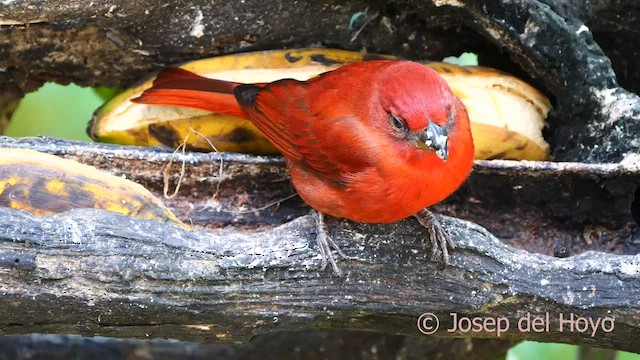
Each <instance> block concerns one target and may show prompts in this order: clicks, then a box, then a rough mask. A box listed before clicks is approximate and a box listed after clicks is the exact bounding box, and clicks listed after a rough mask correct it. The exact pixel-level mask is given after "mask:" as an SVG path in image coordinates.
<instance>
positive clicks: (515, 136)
mask: <svg viewBox="0 0 640 360" xmlns="http://www.w3.org/2000/svg"><path fill="white" fill-rule="evenodd" d="M393 58H394V57H392V56H388V55H376V54H364V53H359V52H354V51H346V50H332V49H299V50H275V51H261V52H250V53H240V54H234V55H226V56H220V57H214V58H209V59H202V60H196V61H191V62H188V63H184V64H182V65H180V67H182V68H184V69H186V70H189V71H193V72H195V73H197V74H200V75H202V76H207V77H212V78H216V79H220V80H227V81H234V82H245V83H266V82H271V81H275V80H278V79H282V78H294V79H298V80H307V79H309V78H311V77H313V76H316V75H318V74H321V73H323V72H326V71H330V70H333V69H335V68H337V67H339V66H342V65H345V64H349V63H354V62H358V61H366V60H371V59H393ZM425 65H427V66H430V67H431V68H433V69H434V70H436V71H437V72H438V73H439V74H440V75H441V76H442V77H443V78H444V79H445V80H446V81H447V82H448V84H449V85H450V87H451V89H452V90H453V92H454V93H455V94H456V95H457V96H458V97H459V98H460V99H461V101H462V102H463V103H464V105H465V107H466V108H467V111H468V112H469V118H470V120H471V131H472V134H473V139H474V143H475V149H476V150H475V158H476V159H498V158H500V159H518V160H546V159H548V158H549V145H548V144H547V143H546V142H545V141H544V139H543V137H542V128H543V127H544V124H545V122H544V121H545V119H546V116H547V113H548V112H549V110H550V108H551V104H550V102H549V100H548V99H547V98H546V97H545V96H544V95H542V94H541V93H540V92H538V91H537V90H535V89H534V88H533V87H531V86H529V85H528V84H526V83H525V82H523V81H522V80H520V79H517V78H515V77H513V76H510V75H508V74H505V73H502V72H500V71H497V70H494V69H490V68H484V67H460V66H456V65H450V64H444V63H437V62H430V63H426V64H425ZM154 78H155V75H151V76H149V77H147V78H145V79H143V80H141V81H140V82H138V84H137V85H135V86H133V87H132V88H130V89H128V90H126V91H125V92H123V93H121V94H120V95H118V96H116V97H115V98H113V99H112V100H111V101H109V102H107V103H106V104H105V105H103V106H102V107H101V108H100V109H98V110H97V111H96V112H95V114H94V117H93V120H92V121H91V122H90V123H89V126H88V129H87V131H88V133H89V135H90V136H91V138H92V139H94V140H96V141H102V142H110V143H117V144H123V145H140V146H152V145H165V146H169V147H172V148H176V147H178V146H179V145H181V144H184V145H185V147H186V148H187V149H190V150H198V151H212V150H217V151H232V152H244V153H252V154H256V155H274V154H277V153H278V151H277V150H276V149H275V147H274V146H273V145H271V144H270V143H269V142H268V141H267V140H266V139H265V138H264V137H263V136H262V134H261V133H260V131H258V129H256V128H255V127H254V126H253V124H251V122H250V121H248V120H246V119H242V118H238V117H233V116H227V115H221V114H212V113H209V112H206V111H202V110H196V109H188V108H181V107H170V106H153V105H144V104H136V103H133V102H131V101H130V99H133V98H135V97H138V96H139V95H140V94H141V93H142V92H143V91H144V90H145V89H147V88H149V87H151V85H152V83H153V80H154ZM187 135H188V136H187Z"/></svg>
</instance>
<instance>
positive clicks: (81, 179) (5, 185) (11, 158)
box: [0, 148, 186, 227]
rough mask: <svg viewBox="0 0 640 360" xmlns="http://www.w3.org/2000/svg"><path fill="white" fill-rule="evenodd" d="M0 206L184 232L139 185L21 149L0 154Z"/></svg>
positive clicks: (161, 205) (75, 163)
mask: <svg viewBox="0 0 640 360" xmlns="http://www.w3.org/2000/svg"><path fill="white" fill-rule="evenodd" d="M0 206H1V207H9V208H12V209H20V210H25V211H28V212H30V213H32V214H34V215H49V214H56V213H62V212H65V211H67V210H71V209H76V208H96V209H104V210H109V211H113V212H117V213H120V214H124V215H128V216H133V217H138V218H145V219H156V220H160V221H165V222H172V223H175V224H177V225H180V226H183V227H186V225H185V224H183V223H182V222H181V221H180V220H178V219H177V218H176V217H175V216H174V215H173V213H171V211H170V210H169V209H168V208H166V207H165V206H164V205H163V204H162V203H161V202H160V200H158V199H157V198H156V197H155V196H153V195H152V194H151V193H150V192H149V191H148V190H147V189H145V188H144V187H143V186H142V185H140V184H137V183H134V182H133V181H130V180H126V179H124V178H121V177H117V176H114V175H110V174H107V173H104V172H101V171H100V170H98V169H96V168H94V167H92V166H88V165H84V164H80V163H78V162H76V161H73V160H67V159H63V158H60V157H57V156H54V155H50V154H46V153H41V152H37V151H33V150H27V149H8V148H0Z"/></svg>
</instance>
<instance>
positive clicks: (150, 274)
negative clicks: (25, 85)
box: [0, 139, 640, 351]
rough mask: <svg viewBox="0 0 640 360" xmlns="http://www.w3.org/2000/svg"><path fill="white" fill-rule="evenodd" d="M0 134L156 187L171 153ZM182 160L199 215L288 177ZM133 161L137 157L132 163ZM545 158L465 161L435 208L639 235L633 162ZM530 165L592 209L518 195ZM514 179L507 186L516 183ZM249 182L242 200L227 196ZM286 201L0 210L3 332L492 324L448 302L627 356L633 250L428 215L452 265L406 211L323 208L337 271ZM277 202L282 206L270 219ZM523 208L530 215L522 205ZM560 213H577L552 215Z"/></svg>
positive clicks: (268, 162)
mask: <svg viewBox="0 0 640 360" xmlns="http://www.w3.org/2000/svg"><path fill="white" fill-rule="evenodd" d="M8 141H9V142H8V143H5V145H4V146H20V147H27V148H36V149H40V150H48V151H50V152H54V153H60V154H66V156H68V157H74V158H78V159H81V160H83V161H85V162H88V163H92V164H94V165H99V166H101V167H104V168H107V169H110V170H111V171H115V170H117V172H118V173H128V174H130V175H132V177H134V178H137V179H143V178H145V179H147V181H150V182H156V183H157V179H156V180H154V179H153V178H154V177H160V176H161V170H160V167H161V165H162V164H164V163H166V162H167V161H168V159H169V158H170V157H171V154H170V153H163V152H159V151H152V150H139V151H136V150H134V149H133V148H118V147H114V146H106V145H95V146H84V147H77V146H74V145H73V144H66V143H64V142H47V141H45V142H42V141H38V140H36V139H33V140H25V141H15V140H8ZM183 159H184V160H185V161H187V162H188V163H189V166H188V167H187V171H188V172H189V176H187V178H189V179H192V180H191V181H192V183H187V184H185V187H184V188H183V190H184V192H182V193H181V194H182V196H183V198H182V199H180V200H174V201H172V202H170V203H169V204H170V205H172V206H174V205H175V208H176V209H178V210H179V207H180V204H181V203H183V202H189V203H192V205H194V209H195V210H193V211H194V212H195V213H196V214H197V213H198V212H199V211H198V209H199V207H200V206H202V205H204V204H208V206H209V207H211V208H223V209H224V208H226V209H237V207H236V206H237V205H238V204H237V203H236V201H238V198H245V204H244V206H245V207H248V208H251V207H254V205H255V203H256V202H262V203H264V202H266V199H268V198H270V197H273V196H276V197H277V196H279V195H278V194H279V192H277V191H280V192H281V191H282V190H274V189H276V188H278V189H280V188H282V186H281V185H278V184H277V183H276V184H275V185H274V184H269V182H268V180H270V179H275V178H280V179H281V180H280V181H281V182H286V181H287V179H286V177H283V174H286V172H285V170H284V168H283V167H282V163H281V161H280V160H279V159H277V158H255V157H248V156H242V155H230V154H219V155H218V154H189V155H187V156H186V157H184V158H182V157H181V156H178V157H177V158H176V160H178V161H180V160H183ZM221 159H224V162H225V164H226V165H225V168H224V169H223V174H224V175H223V178H222V179H223V181H222V183H221V184H222V185H221V186H225V187H227V189H235V190H234V193H233V194H229V193H227V191H228V190H225V189H224V188H221V191H220V193H219V197H218V198H217V199H215V200H213V199H211V198H210V197H209V196H208V195H207V194H210V192H209V193H207V192H206V190H205V189H209V191H214V190H213V189H214V188H215V184H214V183H215V182H217V180H218V179H215V180H213V178H212V177H209V178H208V179H207V176H206V175H205V174H206V173H207V172H210V174H217V173H218V166H219V161H220V160H221ZM140 162H144V163H146V164H147V167H146V168H145V167H141V166H139V163H140ZM540 166H542V165H540ZM544 166H545V167H546V168H543V167H538V168H536V166H526V163H525V164H521V163H518V162H479V163H478V164H477V165H476V171H475V175H474V176H475V177H476V178H475V180H472V181H470V182H469V183H468V184H467V186H468V187H467V189H466V190H465V191H469V192H470V193H471V194H474V195H475V192H476V191H478V194H477V196H474V198H473V199H471V201H468V200H467V203H469V202H470V203H475V204H476V206H475V207H474V206H469V207H465V208H461V207H460V204H457V203H456V201H457V200H456V197H454V198H453V199H452V200H451V202H450V203H448V204H447V205H445V206H443V207H442V208H443V210H445V211H450V212H451V213H456V211H458V212H459V213H460V214H463V215H464V214H466V215H471V216H470V217H474V216H475V217H477V219H478V220H486V221H487V222H488V224H497V223H503V224H504V223H505V222H510V221H505V219H504V218H499V219H498V221H496V220H491V218H493V217H495V216H502V214H504V215H505V216H506V214H507V212H506V210H505V209H504V208H503V209H502V210H501V207H500V206H497V205H496V204H503V206H511V211H513V212H516V213H519V215H518V216H517V219H518V221H520V222H522V224H517V223H512V224H509V225H508V226H505V227H504V228H503V229H502V230H504V231H507V230H510V231H521V232H524V231H525V230H524V229H525V228H527V227H528V226H531V223H529V222H534V223H535V222H536V221H537V222H541V223H543V224H544V227H546V229H544V231H539V232H537V233H535V232H534V233H530V234H529V238H531V239H533V241H531V243H530V244H529V246H534V247H535V244H537V246H540V245H541V244H546V245H547V246H548V247H549V249H548V251H552V252H553V251H554V250H555V248H554V247H553V246H552V245H549V244H548V242H546V240H547V239H548V238H547V235H548V234H552V233H553V232H554V229H553V226H554V224H556V226H558V227H559V229H556V231H559V232H561V231H562V232H565V233H566V234H569V235H570V236H573V239H574V242H575V243H573V244H572V246H573V247H572V248H570V249H571V250H567V251H569V253H570V252H571V251H576V249H580V248H582V249H584V248H585V247H588V246H589V245H588V243H589V242H590V243H591V246H593V244H598V245H596V246H615V250H614V251H615V252H618V253H624V252H625V250H626V251H628V250H630V249H633V247H634V246H637V244H636V245H634V243H636V242H637V236H638V231H637V227H635V225H634V224H633V216H632V214H631V213H630V209H629V207H628V206H629V202H631V201H633V194H628V192H627V191H629V190H631V188H630V186H631V185H632V184H634V183H635V184H637V183H638V177H639V176H640V170H639V169H638V168H637V166H635V165H632V166H623V165H580V164H557V165H555V164H551V163H549V164H545V165H544ZM529 167H532V168H533V169H529ZM145 174H146V175H145ZM532 174H535V175H534V176H532ZM536 177H539V178H542V179H545V178H546V179H552V178H556V179H557V180H556V181H555V183H557V184H563V183H566V181H567V180H563V177H567V178H573V179H574V180H572V181H574V182H576V183H580V184H581V186H583V187H582V190H586V191H589V190H593V194H594V196H593V202H594V204H599V205H598V206H594V207H587V208H585V209H584V210H582V211H583V212H580V211H575V214H576V216H572V217H568V218H567V219H564V222H562V223H555V222H554V219H553V218H554V216H558V214H563V213H564V211H566V210H561V209H562V208H563V207H564V208H565V209H568V208H570V207H571V204H575V203H574V202H575V201H576V199H575V198H574V197H573V196H576V195H575V194H572V193H571V190H570V189H563V190H567V191H568V192H566V193H560V194H558V193H557V191H556V190H551V189H545V188H538V189H529V190H528V189H527V187H526V183H528V182H531V181H534V182H535V181H537V180H536ZM258 179H259V180H258ZM500 179H502V180H500ZM589 179H590V180H589ZM211 181H213V182H211ZM143 182H144V181H143ZM490 182H493V183H494V184H495V187H494V189H502V195H500V196H502V197H503V200H504V199H511V203H505V201H500V200H499V199H496V200H495V201H494V202H491V201H489V199H490V198H491V197H492V196H495V195H496V193H495V191H496V190H491V189H488V191H487V192H483V191H481V190H480V188H476V187H474V186H480V187H484V186H486V184H488V183H490ZM196 183H201V186H202V187H199V186H197V185H196ZM569 183H571V181H569ZM474 184H475V185H474ZM513 184H523V185H522V187H519V186H514V185H513ZM625 184H627V185H625ZM603 186H604V188H605V189H608V190H607V192H608V194H609V195H608V196H609V198H608V199H607V198H606V197H604V196H603V195H597V194H596V193H595V189H596V188H598V187H599V188H603ZM249 187H251V188H249ZM572 187H575V186H572ZM509 188H511V189H512V190H508V189H509ZM633 190H635V189H633ZM274 191H276V192H274ZM518 192H521V194H520V196H517V195H515V194H516V193H518ZM547 192H549V193H551V194H553V193H555V197H556V201H554V202H545V200H544V198H545V196H549V197H550V196H552V195H544V194H545V193H547ZM249 193H251V194H253V195H247V196H243V195H242V194H249ZM190 194H192V195H193V194H197V195H195V196H193V197H192V196H190ZM510 194H511V195H513V196H512V197H511V196H510ZM526 194H529V195H526ZM533 194H539V195H538V199H539V200H540V203H536V204H530V203H529V202H530V200H531V198H532V197H533ZM196 199H200V200H199V203H198V202H197V200H196ZM527 199H529V200H527ZM605 204H608V205H605ZM299 206H300V205H299V204H295V203H294V204H289V203H287V202H282V203H281V204H280V210H279V211H278V212H276V213H274V214H276V215H273V217H272V221H271V222H275V223H277V222H284V221H287V220H288V219H289V218H291V217H293V218H295V220H293V221H289V222H286V223H285V224H283V225H278V226H275V227H274V226H273V225H271V226H267V225H266V224H265V222H264V221H262V222H260V221H258V220H257V219H262V218H265V217H262V216H260V215H259V214H258V215H257V216H256V217H255V218H253V220H252V218H249V217H244V218H243V219H241V218H238V217H237V215H235V214H233V213H227V212H219V213H218V223H219V224H223V225H224V224H231V223H233V224H235V225H234V228H228V227H223V228H218V229H213V228H211V224H209V229H208V230H205V229H201V228H199V229H196V230H194V231H188V230H184V229H181V228H177V227H174V226H172V225H169V224H165V223H158V222H156V221H150V220H140V219H133V218H127V217H124V216H120V215H117V214H112V213H108V212H104V211H99V210H87V209H79V210H74V211H71V212H67V213H63V214H60V215H55V216H46V217H34V216H32V215H30V214H27V213H24V212H21V211H16V210H8V209H4V210H0V240H2V241H1V242H0V247H1V249H2V250H1V252H2V256H0V258H1V259H2V261H0V266H2V267H3V268H4V269H5V270H4V271H3V272H4V276H3V277H2V280H1V281H2V282H3V283H2V284H1V285H0V286H1V287H2V288H3V289H4V290H3V291H4V295H3V296H4V299H5V300H6V303H7V304H8V306H6V307H3V309H0V315H1V316H0V321H1V323H0V326H1V327H2V329H3V333H4V334H25V333H31V332H53V333H79V334H85V335H101V336H118V337H145V336H151V337H170V338H176V339H183V340H191V341H199V342H229V341H248V340H249V339H250V338H251V337H252V336H254V335H257V334H263V333H268V332H272V331H297V330H304V329H311V328H322V329H332V330H340V329H342V330H347V329H348V330H362V331H373V332H381V333H386V334H403V335H411V336H419V335H421V334H420V333H419V332H418V331H417V329H416V321H417V319H418V316H419V315H420V314H422V313H424V312H433V313H434V314H436V315H437V316H438V317H439V318H440V319H441V330H440V331H438V332H437V334H436V335H438V336H452V335H455V336H461V335H462V336H473V337H477V336H480V337H489V338H491V337H495V333H490V332H483V333H473V334H462V333H460V332H458V333H455V334H452V333H449V332H447V331H446V330H444V329H448V328H451V326H452V320H451V319H452V317H451V315H450V313H454V312H455V313H457V314H460V315H461V316H462V315H468V316H484V317H489V316H492V317H497V316H504V317H507V318H508V319H509V322H510V325H511V330H510V331H509V332H507V333H505V334H501V336H500V339H507V340H518V339H532V340H541V341H561V342H569V343H577V344H590V345H596V346H601V347H609V348H617V349H626V350H631V351H640V348H638V344H637V342H636V341H635V338H637V335H638V333H639V329H638V323H637V321H636V319H637V317H638V316H639V314H640V304H638V302H637V299H638V297H639V296H640V285H639V284H640V281H638V277H639V276H640V275H639V274H640V270H639V268H640V257H638V255H634V256H631V255H614V254H605V253H599V252H590V251H587V252H584V253H582V254H580V255H576V256H572V257H569V258H565V259H558V258H552V257H548V256H546V255H541V254H536V253H529V252H526V251H522V250H516V249H514V248H513V247H509V246H507V245H505V244H503V243H501V242H500V241H499V240H498V239H496V238H495V237H494V236H493V235H491V234H490V233H488V232H487V231H486V230H484V229H483V228H481V227H479V226H477V225H474V224H472V223H470V222H466V221H463V220H458V219H453V218H448V217H445V218H442V221H443V223H444V226H445V227H446V228H447V229H448V231H449V232H450V233H451V234H452V236H453V237H454V239H455V242H456V245H457V249H456V251H455V252H454V254H453V257H452V264H451V266H449V267H447V268H446V269H444V270H441V269H439V266H438V265H437V264H435V263H433V262H431V261H428V260H427V259H426V256H427V253H428V249H424V248H423V245H422V242H421V240H420V239H421V238H422V237H423V236H426V234H425V233H424V229H423V228H421V227H420V226H419V225H418V224H417V222H415V221H413V220H412V219H408V220H406V221H402V222H399V223H395V224H390V225H366V224H358V223H352V222H348V221H344V220H339V219H329V226H330V228H331V230H332V235H333V236H334V238H335V239H336V240H337V241H338V242H339V244H340V246H341V247H342V249H343V250H344V251H345V252H346V253H347V254H349V255H351V256H355V257H357V258H358V259H359V260H352V261H342V262H341V263H340V265H341V267H342V269H343V270H344V271H345V276H344V277H343V278H336V277H335V276H333V275H332V273H331V272H330V271H329V270H325V271H322V270H321V269H320V265H321V259H320V256H319V254H318V252H317V249H316V247H315V241H314V234H315V230H314V229H315V228H314V222H313V221H312V220H311V219H310V218H309V217H308V216H301V217H298V215H299V214H302V213H303V212H304V210H303V209H302V208H300V207H299ZM605 206H607V207H605ZM528 207H529V210H527V209H528ZM456 209H458V210H456ZM490 209H495V211H492V210H490ZM534 209H535V211H534ZM269 211H271V212H273V209H272V208H271V209H269ZM280 211H282V212H283V214H285V215H284V216H282V217H280V215H278V213H279V212H280ZM610 211H613V212H614V213H616V212H618V213H617V215H616V216H613V217H611V218H609V219H607V218H606V217H603V218H602V219H601V220H602V224H605V223H608V224H609V225H607V226H609V227H608V228H607V227H605V225H600V226H601V227H602V228H601V229H600V230H598V231H595V230H594V231H591V232H588V231H587V230H586V229H588V228H591V227H592V226H593V225H591V223H589V225H587V226H584V224H583V228H577V224H578V223H582V222H584V221H585V219H587V218H589V219H591V218H593V219H598V218H599V216H598V214H601V215H604V214H606V213H609V212H610ZM536 213H537V214H538V215H537V218H533V217H534V216H535V214H536ZM483 214H485V215H484V217H483ZM496 214H497V215H496ZM554 214H555V215H554ZM614 218H615V219H614ZM522 219H527V220H522ZM570 219H575V221H576V222H577V223H573V224H572V223H571V222H567V221H570ZM594 221H595V220H594ZM478 222H480V221H478ZM241 224H244V225H243V226H244V227H245V229H248V228H255V227H256V226H259V229H258V230H257V231H250V232H246V230H245V231H242V232H240V231H238V229H239V226H240V225H241ZM507 228H508V229H507ZM541 228H542V226H541ZM505 229H506V230H505ZM514 229H516V230H514ZM498 230H500V229H498ZM496 232H498V233H499V231H496ZM613 238H615V239H616V240H613ZM512 240H513V239H512ZM532 244H533V245H532ZM605 244H606V245H605ZM522 245H524V246H527V245H526V244H522ZM635 252H636V251H631V253H635ZM564 255H566V254H564ZM42 309H56V310H55V311H48V312H43V311H42ZM527 313H532V314H545V313H549V316H550V325H549V331H548V332H547V331H543V332H540V333H526V332H521V331H519V330H517V324H518V320H519V319H520V318H521V317H523V316H526V315H527ZM560 314H563V316H565V318H566V317H567V316H570V315H571V314H574V316H576V317H577V316H580V317H584V318H587V317H591V318H593V319H594V321H595V319H597V318H598V317H600V318H605V317H610V318H613V319H615V329H614V330H613V331H612V332H605V331H602V330H600V331H597V332H596V334H595V336H593V337H592V336H591V333H590V332H589V333H580V332H577V331H574V332H571V331H568V329H567V328H566V326H567V324H565V327H564V328H563V331H560V328H559V322H558V321H559V316H560ZM213 324H215V325H213Z"/></svg>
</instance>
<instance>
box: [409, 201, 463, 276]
mask: <svg viewBox="0 0 640 360" xmlns="http://www.w3.org/2000/svg"><path fill="white" fill-rule="evenodd" d="M415 217H416V219H418V222H419V223H420V225H422V226H424V227H425V228H426V229H427V232H428V233H429V242H430V243H431V260H432V261H438V260H441V261H442V267H443V268H444V267H446V266H447V265H449V250H454V249H455V246H454V245H453V240H451V237H450V236H449V234H448V233H447V232H446V231H445V230H444V228H443V227H442V225H440V222H439V221H438V219H437V218H436V217H435V216H434V215H433V213H432V212H431V211H429V210H427V209H423V210H421V211H420V212H418V213H417V214H415ZM422 242H423V244H424V243H425V242H426V241H425V239H424V238H423V241H422Z"/></svg>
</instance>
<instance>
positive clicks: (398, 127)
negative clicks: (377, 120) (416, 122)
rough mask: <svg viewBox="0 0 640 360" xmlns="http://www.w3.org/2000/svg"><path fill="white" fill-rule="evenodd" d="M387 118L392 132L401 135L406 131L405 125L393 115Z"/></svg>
mask: <svg viewBox="0 0 640 360" xmlns="http://www.w3.org/2000/svg"><path fill="white" fill-rule="evenodd" d="M389 118H390V123H391V127H392V128H393V130H395V131H397V132H402V133H404V132H406V131H407V124H406V123H405V122H404V121H402V120H400V119H398V118H397V117H396V116H395V115H393V114H389Z"/></svg>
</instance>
